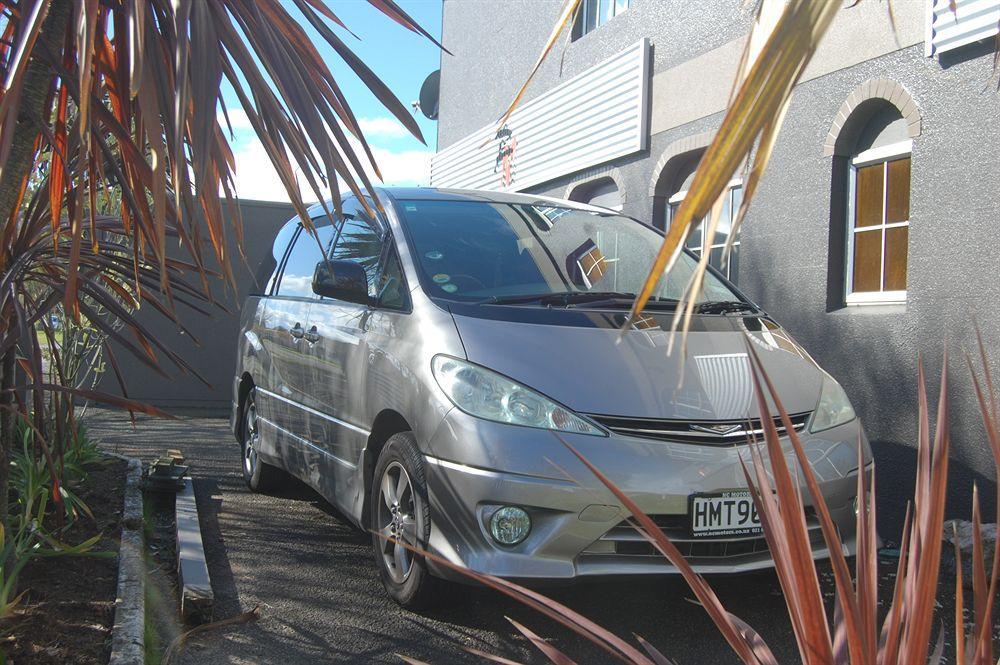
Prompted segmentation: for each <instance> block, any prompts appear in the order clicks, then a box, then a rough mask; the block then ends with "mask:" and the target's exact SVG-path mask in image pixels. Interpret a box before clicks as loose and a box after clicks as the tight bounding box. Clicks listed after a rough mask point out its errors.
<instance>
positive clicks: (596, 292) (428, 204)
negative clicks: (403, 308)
mask: <svg viewBox="0 0 1000 665" xmlns="http://www.w3.org/2000/svg"><path fill="white" fill-rule="evenodd" d="M399 208H400V213H401V215H402V217H403V224H404V226H405V228H406V231H407V234H408V236H409V239H410V247H411V249H412V250H413V254H414V258H415V262H416V266H417V269H418V270H419V271H420V272H421V275H420V277H421V282H422V283H423V285H424V288H425V290H427V291H428V292H429V295H431V296H436V297H441V298H448V299H452V300H464V301H470V302H497V303H504V302H508V303H510V302H522V301H523V302H527V301H529V300H530V299H531V297H532V296H538V297H545V296H556V295H558V296H559V297H560V298H562V300H561V302H563V303H564V304H567V305H568V304H569V303H570V302H583V301H588V300H590V298H589V297H588V296H580V297H575V296H576V294H578V293H579V294H584V293H589V294H591V295H592V296H595V298H594V301H595V302H596V301H597V297H599V296H608V297H613V296H621V297H629V296H633V297H634V294H636V293H638V292H639V291H640V290H641V289H642V285H643V283H644V281H645V279H646V275H647V274H648V271H649V267H650V266H651V265H652V263H653V259H654V258H655V256H656V252H657V251H658V250H659V248H660V244H661V243H662V242H663V236H661V235H660V234H659V233H657V232H656V231H654V230H653V229H651V228H649V227H646V226H643V225H642V224H640V223H638V222H636V221H635V220H633V219H629V218H628V217H623V216H621V215H614V214H610V213H608V214H605V213H599V212H591V211H587V210H579V209H576V208H567V207H559V206H551V205H545V204H540V203H536V204H522V203H497V202H491V201H462V200H458V201H455V200H451V201H449V200H403V201H399ZM696 265H697V260H696V259H695V258H694V257H692V256H691V255H690V254H687V253H682V254H681V256H680V257H679V258H678V260H677V261H676V262H675V264H674V267H673V268H672V269H671V270H670V272H669V273H668V274H667V275H665V276H664V278H663V279H661V280H660V282H659V284H658V285H657V287H656V290H655V291H654V292H653V296H654V298H655V299H658V300H661V301H668V302H670V301H676V300H679V299H680V298H681V296H682V295H683V293H684V288H685V286H686V285H687V283H688V280H689V279H690V277H691V274H692V272H693V270H694V268H695V266H696ZM522 296H523V297H524V298H521V297H522ZM739 300H740V298H739V297H738V296H737V295H736V294H735V293H734V292H733V291H732V290H731V289H730V288H729V287H728V286H726V284H725V283H724V282H723V281H722V280H721V279H719V278H718V277H716V276H715V275H713V274H711V273H706V274H705V280H704V284H703V286H702V288H701V292H700V293H699V294H698V296H697V298H696V301H697V302H699V303H712V302H720V303H722V302H733V301H739Z"/></svg>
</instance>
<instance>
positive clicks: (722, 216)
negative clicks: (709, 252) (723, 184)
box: [712, 193, 736, 245]
mask: <svg viewBox="0 0 1000 665" xmlns="http://www.w3.org/2000/svg"><path fill="white" fill-rule="evenodd" d="M735 214H736V211H735V209H734V208H733V197H732V194H731V193H727V194H726V198H725V201H724V202H723V204H722V212H721V213H719V223H718V224H717V225H716V226H715V240H713V241H712V244H714V245H720V244H722V243H724V242H726V238H728V237H729V231H730V230H731V229H732V228H733V216H734V215H735Z"/></svg>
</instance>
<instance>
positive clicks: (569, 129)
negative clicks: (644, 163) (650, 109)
mask: <svg viewBox="0 0 1000 665" xmlns="http://www.w3.org/2000/svg"><path fill="white" fill-rule="evenodd" d="M648 99H649V42H648V40H646V39H642V40H641V41H639V42H636V43H635V44H634V45H633V46H631V47H629V48H627V49H625V50H624V51H622V52H621V53H618V54H617V55H614V56H612V57H611V58H609V59H607V60H605V61H604V62H602V63H600V64H598V65H595V66H594V67H591V68H590V69H588V70H586V71H585V72H582V73H581V74H579V75H577V76H575V77H573V78H572V79H570V80H568V81H566V82H565V83H563V84H561V85H559V86H557V87H555V88H553V89H552V90H550V91H548V92H547V93H545V94H544V95H541V96H539V97H537V98H535V99H533V100H531V101H529V102H526V103H524V104H523V105H521V106H520V107H519V108H518V109H517V111H515V112H514V113H513V114H512V115H511V117H510V119H509V120H508V121H507V123H506V125H505V128H506V130H509V133H508V132H505V134H504V136H502V137H501V136H498V133H497V127H496V126H495V125H489V126H487V127H483V128H482V129H481V130H479V131H476V132H474V133H472V134H471V135H469V136H467V137H466V138H464V139H462V140H461V141H458V142H457V143H455V144H454V145H452V146H450V147H448V148H446V149H445V150H442V151H441V152H439V153H437V154H436V155H435V156H434V158H433V160H432V161H431V184H432V185H433V186H435V187H452V188H468V189H488V190H503V191H519V190H523V189H525V188H527V187H531V186H533V185H537V184H539V183H542V182H546V181H548V180H552V179H553V178H557V177H559V176H562V175H566V174H568V173H573V172H575V171H579V170H582V169H585V168H589V167H591V166H595V165H597V164H601V163H603V162H607V161H610V160H612V159H616V158H618V157H622V156H624V155H629V154H632V153H634V152H638V151H640V150H643V149H645V147H646V143H647V140H648V135H649V128H648V126H647V118H648V113H647V104H648ZM504 150H507V151H508V152H507V153H506V155H505V154H503V151H504ZM505 156H506V160H505V159H504V157H505Z"/></svg>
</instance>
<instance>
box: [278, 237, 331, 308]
mask: <svg viewBox="0 0 1000 665" xmlns="http://www.w3.org/2000/svg"><path fill="white" fill-rule="evenodd" d="M318 221H319V220H314V223H318ZM334 231H335V228H334V227H333V226H331V225H330V224H326V225H325V226H317V228H316V235H313V234H312V233H310V232H309V231H308V230H306V229H305V228H303V229H302V230H301V231H299V234H298V235H297V236H295V240H294V241H293V242H294V244H293V245H292V249H291V251H290V252H289V253H288V259H287V260H286V261H285V269H284V270H283V271H282V273H281V281H280V282H279V283H278V291H277V294H276V295H279V296H285V297H288V298H318V297H319V296H317V295H315V294H314V293H313V290H312V278H313V273H314V272H316V264H317V263H319V262H320V261H322V260H323V252H324V251H327V252H328V251H329V248H330V241H332V240H333V236H334ZM317 237H318V242H317ZM320 247H322V249H320Z"/></svg>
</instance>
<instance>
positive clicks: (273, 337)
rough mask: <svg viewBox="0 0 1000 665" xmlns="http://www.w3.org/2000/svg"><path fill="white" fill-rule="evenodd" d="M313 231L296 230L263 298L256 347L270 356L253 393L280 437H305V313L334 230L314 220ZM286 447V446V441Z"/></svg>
mask: <svg viewBox="0 0 1000 665" xmlns="http://www.w3.org/2000/svg"><path fill="white" fill-rule="evenodd" d="M313 224H314V229H315V230H314V231H310V230H307V229H306V228H304V227H302V226H300V228H299V229H298V232H297V233H296V234H295V237H294V238H293V240H292V245H291V248H290V249H289V251H288V253H287V255H286V257H285V263H284V267H283V269H282V270H281V274H280V275H279V277H278V281H277V283H276V284H275V285H274V286H273V291H272V295H271V296H270V297H269V298H268V299H267V304H266V306H265V308H264V314H263V317H262V323H261V331H262V339H261V343H262V344H263V345H264V346H265V348H266V350H267V352H268V355H269V357H270V360H271V362H270V365H271V367H270V371H269V372H268V377H267V381H266V382H265V385H264V386H258V388H257V391H258V393H259V394H260V395H259V398H262V400H263V401H264V402H266V405H267V408H266V414H267V417H268V419H269V420H271V421H272V422H273V424H274V425H275V426H277V427H278V428H279V429H280V431H282V432H283V433H284V434H285V435H291V436H292V437H298V438H300V439H302V438H305V437H306V432H307V426H308V421H307V417H306V416H307V414H308V411H307V402H308V401H309V400H308V394H309V392H310V390H311V388H310V384H311V381H312V377H313V374H312V370H311V367H310V362H311V359H310V356H311V355H312V354H311V349H310V346H311V343H310V339H314V336H315V331H314V330H311V329H310V328H309V325H308V322H309V316H310V309H311V308H312V307H313V303H314V302H316V300H317V298H318V296H316V295H315V294H314V293H313V292H312V277H313V272H314V271H315V269H316V264H317V263H319V261H320V260H321V259H322V258H323V254H324V252H328V251H329V247H330V243H331V242H332V240H333V237H334V235H335V231H336V227H335V226H334V225H332V224H331V223H330V222H329V220H327V219H325V218H323V219H316V220H313ZM286 443H287V442H286Z"/></svg>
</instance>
